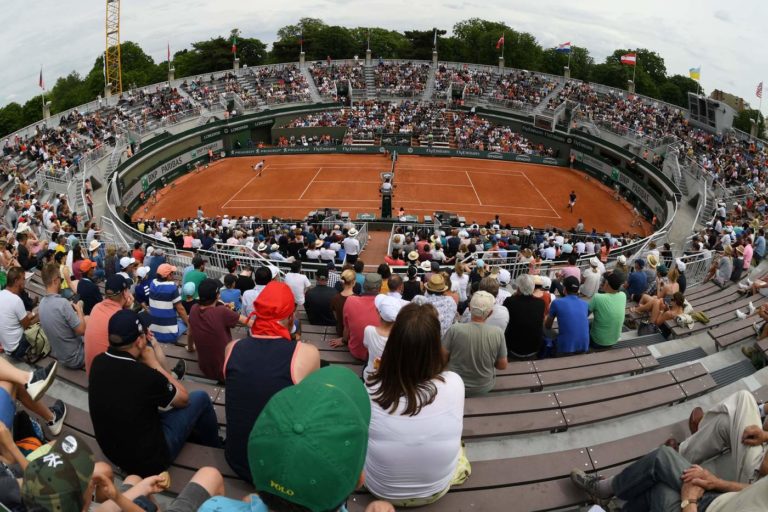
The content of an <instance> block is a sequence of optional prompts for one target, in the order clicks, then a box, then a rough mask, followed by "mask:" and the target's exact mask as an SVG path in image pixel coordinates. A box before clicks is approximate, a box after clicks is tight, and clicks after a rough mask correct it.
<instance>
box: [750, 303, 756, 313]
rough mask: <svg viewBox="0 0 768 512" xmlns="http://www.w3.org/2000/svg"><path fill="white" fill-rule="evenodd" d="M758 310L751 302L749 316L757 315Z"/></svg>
mask: <svg viewBox="0 0 768 512" xmlns="http://www.w3.org/2000/svg"><path fill="white" fill-rule="evenodd" d="M756 309H757V308H756V307H755V306H754V305H753V304H752V302H750V303H749V314H750V315H754V314H755V310H756Z"/></svg>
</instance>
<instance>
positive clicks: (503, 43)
mask: <svg viewBox="0 0 768 512" xmlns="http://www.w3.org/2000/svg"><path fill="white" fill-rule="evenodd" d="M504 35H505V34H504V32H502V33H501V58H502V59H503V58H504V48H505V46H507V38H506V37H504Z"/></svg>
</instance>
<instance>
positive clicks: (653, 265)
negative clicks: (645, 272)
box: [645, 254, 659, 268]
mask: <svg viewBox="0 0 768 512" xmlns="http://www.w3.org/2000/svg"><path fill="white" fill-rule="evenodd" d="M645 260H646V261H647V262H648V266H649V267H651V268H656V266H657V265H658V264H659V259H658V258H657V257H656V255H655V254H649V255H648V256H647V257H646V258H645Z"/></svg>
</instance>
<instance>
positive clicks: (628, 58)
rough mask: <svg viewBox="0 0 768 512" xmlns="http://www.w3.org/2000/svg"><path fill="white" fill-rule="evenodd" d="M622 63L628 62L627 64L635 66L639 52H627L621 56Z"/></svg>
mask: <svg viewBox="0 0 768 512" xmlns="http://www.w3.org/2000/svg"><path fill="white" fill-rule="evenodd" d="M621 63H622V64H626V65H627V66H634V65H636V64H637V54H636V53H634V52H633V53H625V54H624V55H622V56H621Z"/></svg>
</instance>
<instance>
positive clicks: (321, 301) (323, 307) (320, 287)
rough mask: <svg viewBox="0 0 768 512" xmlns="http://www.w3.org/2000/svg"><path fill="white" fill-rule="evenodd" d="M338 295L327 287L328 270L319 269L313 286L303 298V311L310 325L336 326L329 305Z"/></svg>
mask: <svg viewBox="0 0 768 512" xmlns="http://www.w3.org/2000/svg"><path fill="white" fill-rule="evenodd" d="M338 294H339V292H337V291H336V290H334V289H333V288H331V287H330V286H328V270H326V269H324V268H320V269H318V270H317V272H315V286H314V287H313V288H310V289H309V290H307V293H306V295H305V298H304V309H305V310H306V312H307V318H309V323H310V324H312V325H328V326H332V325H336V318H335V317H334V316H333V307H332V305H331V303H332V301H333V299H334V297H336V296H337V295H338Z"/></svg>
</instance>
